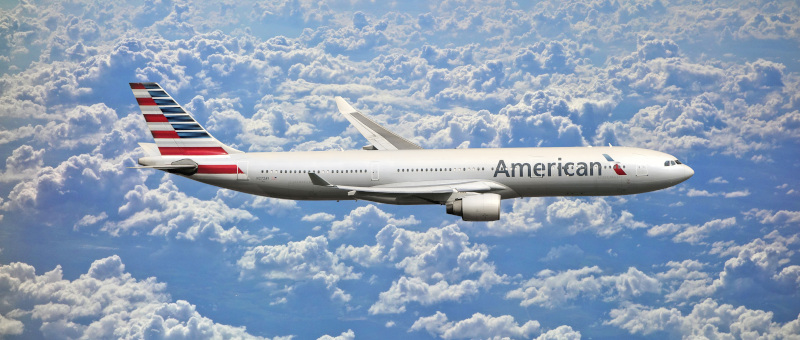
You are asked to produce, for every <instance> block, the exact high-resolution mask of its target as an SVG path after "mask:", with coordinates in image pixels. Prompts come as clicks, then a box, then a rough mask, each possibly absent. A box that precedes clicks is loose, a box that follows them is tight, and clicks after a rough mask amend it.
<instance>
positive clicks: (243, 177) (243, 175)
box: [236, 161, 249, 181]
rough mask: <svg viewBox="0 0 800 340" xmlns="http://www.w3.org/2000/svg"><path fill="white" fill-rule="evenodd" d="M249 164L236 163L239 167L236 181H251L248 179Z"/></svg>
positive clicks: (244, 162)
mask: <svg viewBox="0 0 800 340" xmlns="http://www.w3.org/2000/svg"><path fill="white" fill-rule="evenodd" d="M248 163H249V162H248V161H241V162H237V163H236V166H238V167H239V171H237V172H236V180H239V181H247V180H249V178H247V164H248Z"/></svg>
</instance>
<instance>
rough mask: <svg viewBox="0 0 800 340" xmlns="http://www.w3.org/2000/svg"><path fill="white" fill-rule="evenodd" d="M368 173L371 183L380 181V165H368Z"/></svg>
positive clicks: (374, 163) (375, 163)
mask: <svg viewBox="0 0 800 340" xmlns="http://www.w3.org/2000/svg"><path fill="white" fill-rule="evenodd" d="M369 173H370V176H372V180H373V181H377V180H380V179H381V174H380V165H379V164H378V162H372V163H370V165H369Z"/></svg>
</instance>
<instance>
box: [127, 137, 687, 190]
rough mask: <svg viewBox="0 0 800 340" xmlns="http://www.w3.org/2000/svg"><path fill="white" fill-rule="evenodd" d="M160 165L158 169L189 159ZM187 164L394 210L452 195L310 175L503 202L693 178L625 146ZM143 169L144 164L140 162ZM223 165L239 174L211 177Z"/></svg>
mask: <svg viewBox="0 0 800 340" xmlns="http://www.w3.org/2000/svg"><path fill="white" fill-rule="evenodd" d="M161 158H163V159H161V160H158V161H157V162H158V163H164V162H170V161H177V160H180V159H185V158H187V157H186V156H162V157H161ZM171 158H174V160H173V159H171ZM191 160H193V161H194V162H196V163H197V164H198V165H199V169H200V171H198V172H197V173H194V174H191V175H184V176H186V177H188V178H191V179H193V180H197V181H199V182H203V183H208V184H211V185H215V186H219V187H224V188H228V189H231V190H236V191H241V192H246V193H250V194H254V195H261V196H269V197H276V198H284V199H292V200H347V199H367V200H372V201H377V202H384V203H392V204H444V203H445V201H446V200H447V197H449V196H450V195H440V196H441V199H438V198H436V197H433V198H431V197H425V198H420V197H416V196H414V195H405V196H393V197H391V198H388V197H387V198H383V197H382V196H381V195H378V196H369V195H366V196H365V194H363V193H362V194H360V195H361V196H359V195H355V194H354V193H353V192H348V191H346V190H341V189H338V188H331V187H326V186H320V185H315V184H314V183H312V181H311V179H310V177H309V173H314V174H317V175H318V176H320V177H322V178H324V179H325V180H326V181H328V182H330V183H335V184H336V185H339V186H353V187H381V186H393V187H397V186H400V187H402V186H404V185H408V186H424V185H428V184H447V183H459V182H466V181H490V182H493V183H497V184H499V187H502V189H501V190H496V191H495V192H496V193H497V194H499V195H500V196H501V197H502V198H503V199H508V198H516V197H537V196H606V195H627V194H637V193H643V192H649V191H654V190H659V189H664V188H668V187H671V186H673V185H676V184H678V183H680V182H683V181H685V180H686V179H688V178H689V177H691V176H692V175H693V174H694V171H693V170H692V169H691V168H689V167H688V166H686V165H684V164H680V162H677V164H676V163H675V161H676V158H675V157H674V156H671V155H669V154H666V153H663V152H659V151H653V150H647V149H639V148H629V147H562V148H559V147H553V148H494V149H492V148H486V149H433V150H391V151H378V150H370V151H367V150H351V151H308V152H267V153H241V154H230V155H223V156H193V157H191ZM152 162H156V161H155V160H153V161H152ZM140 163H142V165H148V163H149V161H148V159H147V158H143V159H141V160H140ZM233 165H235V167H233ZM225 166H228V167H230V168H232V169H233V168H235V169H236V171H229V173H223V172H225V171H219V170H214V169H220V168H224V167H225ZM204 168H205V169H212V170H206V171H204V170H203V169H204Z"/></svg>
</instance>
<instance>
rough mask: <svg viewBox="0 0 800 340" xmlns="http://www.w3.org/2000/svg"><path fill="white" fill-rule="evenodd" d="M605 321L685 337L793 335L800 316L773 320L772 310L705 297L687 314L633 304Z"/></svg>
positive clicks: (639, 331) (645, 332)
mask: <svg viewBox="0 0 800 340" xmlns="http://www.w3.org/2000/svg"><path fill="white" fill-rule="evenodd" d="M609 315H610V317H611V319H610V320H607V321H605V322H604V324H606V325H612V326H617V327H620V328H622V329H625V330H627V331H628V332H630V333H631V334H642V335H651V334H654V333H657V332H667V333H668V334H670V335H671V336H675V337H682V338H696V337H703V338H715V339H719V338H762V337H763V338H793V337H795V336H796V335H797V331H798V330H800V316H798V319H795V320H792V321H789V322H787V323H785V324H780V323H778V322H774V321H772V317H773V314H772V313H771V312H765V311H763V310H758V309H748V308H745V307H744V306H739V307H735V306H733V305H729V304H719V303H718V302H717V301H715V300H712V299H705V300H703V301H702V302H700V303H698V304H696V305H694V306H693V308H692V310H691V312H689V313H688V314H686V315H684V314H683V313H681V311H679V310H678V309H675V308H664V307H660V308H653V307H647V306H643V305H637V304H630V305H627V306H623V307H621V308H617V309H612V310H611V312H610V313H609Z"/></svg>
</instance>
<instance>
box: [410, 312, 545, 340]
mask: <svg viewBox="0 0 800 340" xmlns="http://www.w3.org/2000/svg"><path fill="white" fill-rule="evenodd" d="M420 330H425V331H427V332H428V333H430V334H431V335H433V336H439V337H440V338H442V339H508V338H529V337H530V336H531V334H533V333H538V332H539V322H538V321H535V320H531V321H528V322H526V323H524V324H522V325H520V324H519V323H518V322H517V321H516V320H514V317H513V316H511V315H502V316H498V317H494V316H491V315H485V314H481V313H475V314H473V315H472V317H470V318H469V319H464V320H461V321H458V322H454V321H448V320H447V315H445V314H444V313H442V312H436V314H434V315H431V316H427V317H421V318H419V319H417V321H415V322H414V324H413V325H411V328H409V332H412V331H420Z"/></svg>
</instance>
